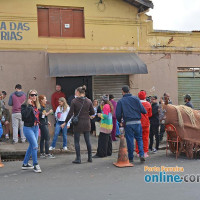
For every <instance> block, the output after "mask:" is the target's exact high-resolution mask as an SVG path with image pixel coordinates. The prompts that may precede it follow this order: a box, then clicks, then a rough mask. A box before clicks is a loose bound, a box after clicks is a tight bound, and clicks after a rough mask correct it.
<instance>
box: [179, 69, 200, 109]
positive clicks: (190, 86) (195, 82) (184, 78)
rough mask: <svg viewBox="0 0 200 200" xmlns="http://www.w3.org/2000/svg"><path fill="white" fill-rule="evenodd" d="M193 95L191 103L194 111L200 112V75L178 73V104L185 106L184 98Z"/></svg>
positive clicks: (197, 72) (197, 73)
mask: <svg viewBox="0 0 200 200" xmlns="http://www.w3.org/2000/svg"><path fill="white" fill-rule="evenodd" d="M186 94H190V95H191V98H192V99H191V102H192V104H193V105H194V109H197V110H200V73H199V71H193V72H191V71H190V72H184V71H182V72H178V104H179V105H184V104H185V102H184V96H185V95H186Z"/></svg>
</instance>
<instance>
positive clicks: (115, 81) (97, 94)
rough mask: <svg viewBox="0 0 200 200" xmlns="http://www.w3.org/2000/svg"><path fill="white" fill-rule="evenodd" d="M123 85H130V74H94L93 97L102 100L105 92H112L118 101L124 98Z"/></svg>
mask: <svg viewBox="0 0 200 200" xmlns="http://www.w3.org/2000/svg"><path fill="white" fill-rule="evenodd" d="M123 85H129V76H128V75H115V76H94V77H93V97H94V98H95V99H98V100H100V99H101V97H102V95H103V94H112V95H114V97H115V100H116V101H118V100H119V99H121V98H122V86H123Z"/></svg>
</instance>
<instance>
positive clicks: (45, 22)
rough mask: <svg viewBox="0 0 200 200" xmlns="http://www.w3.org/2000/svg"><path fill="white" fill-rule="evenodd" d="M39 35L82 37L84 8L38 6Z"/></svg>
mask: <svg viewBox="0 0 200 200" xmlns="http://www.w3.org/2000/svg"><path fill="white" fill-rule="evenodd" d="M37 11H38V36H39V37H69V38H70V37H72V38H73V37H74V38H84V10H83V9H81V8H51V7H38V8H37Z"/></svg>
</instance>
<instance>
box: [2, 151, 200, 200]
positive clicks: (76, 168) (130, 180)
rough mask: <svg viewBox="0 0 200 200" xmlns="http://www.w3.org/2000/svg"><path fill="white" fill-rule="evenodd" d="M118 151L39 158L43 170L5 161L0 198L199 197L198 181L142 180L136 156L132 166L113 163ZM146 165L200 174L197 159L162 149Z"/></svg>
mask: <svg viewBox="0 0 200 200" xmlns="http://www.w3.org/2000/svg"><path fill="white" fill-rule="evenodd" d="M116 158H117V154H114V155H113V156H112V157H109V158H104V159H95V160H94V162H93V163H92V164H91V163H87V162H86V161H87V155H86V154H85V155H83V156H82V160H83V164H81V165H74V164H72V163H71V161H72V160H73V159H74V155H72V154H67V155H57V157H56V159H43V160H42V159H40V160H39V163H40V165H41V168H42V170H43V172H42V173H41V174H36V173H34V172H32V171H22V170H21V164H22V162H21V161H15V162H7V163H4V164H5V167H4V168H1V169H0V191H1V192H0V195H1V196H0V199H1V200H7V199H9V200H51V199H52V200H53V199H67V200H79V199H80V200H90V199H95V200H122V199H123V200H129V199H130V200H131V199H141V200H146V199H147V200H148V199H155V200H156V199H163V200H165V199H177V200H179V199H181V200H184V199H188V198H190V199H199V195H200V191H199V184H200V183H181V184H180V183H162V184H161V183H145V182H144V175H145V174H147V172H144V167H143V164H140V162H139V159H138V158H135V167H132V168H124V169H119V168H116V167H115V166H113V165H112V163H113V162H114V161H115V160H116ZM145 165H148V166H151V167H153V166H157V167H160V166H161V165H164V166H170V167H176V166H179V167H184V169H185V172H184V173H185V174H200V171H199V165H200V161H199V160H188V159H187V158H186V157H183V156H181V157H180V158H179V159H178V160H176V159H175V157H174V155H172V154H171V153H170V154H169V156H168V157H166V156H165V151H163V150H161V151H160V152H159V153H157V154H151V158H149V159H148V160H147V161H146V163H145Z"/></svg>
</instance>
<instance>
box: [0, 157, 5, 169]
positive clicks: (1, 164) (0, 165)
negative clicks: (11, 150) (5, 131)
mask: <svg viewBox="0 0 200 200" xmlns="http://www.w3.org/2000/svg"><path fill="white" fill-rule="evenodd" d="M1 167H4V164H3V163H2V162H1V155H0V168H1Z"/></svg>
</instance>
